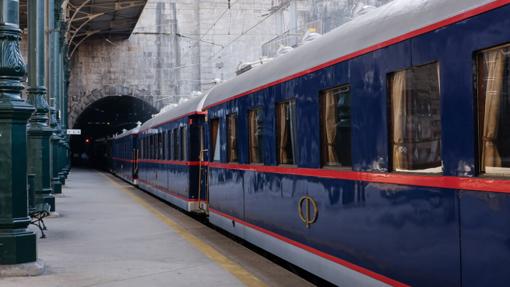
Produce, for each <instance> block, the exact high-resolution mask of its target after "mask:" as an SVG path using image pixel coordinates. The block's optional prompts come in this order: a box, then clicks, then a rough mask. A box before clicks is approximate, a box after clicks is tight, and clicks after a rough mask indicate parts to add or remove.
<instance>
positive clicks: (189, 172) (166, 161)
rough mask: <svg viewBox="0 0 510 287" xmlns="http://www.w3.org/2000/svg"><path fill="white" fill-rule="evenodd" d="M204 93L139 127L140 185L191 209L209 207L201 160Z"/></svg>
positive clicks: (193, 210) (204, 165) (204, 169)
mask: <svg viewBox="0 0 510 287" xmlns="http://www.w3.org/2000/svg"><path fill="white" fill-rule="evenodd" d="M203 99H204V97H203V96H199V97H196V98H194V99H191V100H189V101H187V102H185V103H183V104H181V105H179V106H178V107H176V108H172V109H170V110H168V111H166V112H164V113H162V114H160V115H157V116H155V117H154V118H152V119H150V120H149V121H147V122H146V123H144V124H143V125H142V126H141V128H140V135H139V142H140V143H139V144H140V155H141V156H140V159H139V161H138V163H139V174H138V186H139V187H140V188H142V189H144V190H146V191H148V192H150V193H152V194H154V195H156V196H158V197H160V198H163V199H165V200H167V201H168V202H170V203H172V204H174V205H176V206H178V207H180V208H182V209H184V210H186V211H192V212H200V211H201V210H203V209H206V208H207V204H206V197H205V189H204V188H205V182H202V181H201V180H200V174H201V173H202V174H205V172H207V170H206V163H205V164H204V161H202V160H201V159H202V157H203V156H204V151H203V149H204V148H203V142H204V139H203V136H202V134H203V128H204V121H205V115H204V113H203V112H202V104H203Z"/></svg>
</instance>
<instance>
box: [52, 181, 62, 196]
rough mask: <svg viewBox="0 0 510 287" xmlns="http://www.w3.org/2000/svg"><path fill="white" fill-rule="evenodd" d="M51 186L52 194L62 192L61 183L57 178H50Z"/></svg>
mask: <svg viewBox="0 0 510 287" xmlns="http://www.w3.org/2000/svg"><path fill="white" fill-rule="evenodd" d="M51 186H52V187H53V194H62V184H61V183H60V180H59V179H58V178H56V177H54V178H52V179H51Z"/></svg>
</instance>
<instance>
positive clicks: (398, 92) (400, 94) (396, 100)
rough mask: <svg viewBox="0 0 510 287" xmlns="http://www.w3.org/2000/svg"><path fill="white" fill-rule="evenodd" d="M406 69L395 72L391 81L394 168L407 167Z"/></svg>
mask: <svg viewBox="0 0 510 287" xmlns="http://www.w3.org/2000/svg"><path fill="white" fill-rule="evenodd" d="M406 76H407V73H406V71H400V72H396V73H395V74H393V77H392V81H391V104H392V108H393V113H392V116H393V168H394V169H407V168H408V163H409V162H410V161H409V159H408V158H407V153H406V149H405V148H406V145H405V134H406V122H407V120H406V117H407V95H406Z"/></svg>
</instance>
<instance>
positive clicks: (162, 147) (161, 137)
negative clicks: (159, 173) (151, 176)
mask: <svg viewBox="0 0 510 287" xmlns="http://www.w3.org/2000/svg"><path fill="white" fill-rule="evenodd" d="M158 147H159V155H158V159H164V156H165V145H164V134H163V132H160V133H159V134H158Z"/></svg>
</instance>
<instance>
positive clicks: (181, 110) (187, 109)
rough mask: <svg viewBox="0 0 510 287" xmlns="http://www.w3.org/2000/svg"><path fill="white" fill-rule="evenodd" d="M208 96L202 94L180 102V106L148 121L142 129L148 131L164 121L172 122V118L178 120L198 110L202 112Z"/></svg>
mask: <svg viewBox="0 0 510 287" xmlns="http://www.w3.org/2000/svg"><path fill="white" fill-rule="evenodd" d="M206 98H207V94H205V95H202V96H197V97H194V98H192V99H190V100H188V101H186V102H184V103H181V104H179V105H178V106H176V107H174V108H171V109H169V110H168V111H166V112H163V113H161V114H159V115H157V116H155V117H153V118H152V119H150V120H148V121H146V122H145V123H144V124H143V125H142V126H141V127H140V131H141V132H143V131H146V130H148V129H151V128H154V127H158V126H160V125H162V124H164V123H167V122H170V121H172V120H177V119H179V118H182V117H184V116H187V115H190V114H194V113H197V112H201V111H202V108H203V105H204V100H205V99H206Z"/></svg>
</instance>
